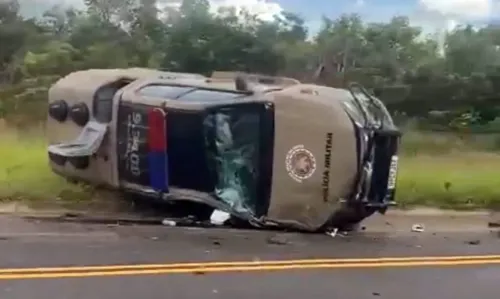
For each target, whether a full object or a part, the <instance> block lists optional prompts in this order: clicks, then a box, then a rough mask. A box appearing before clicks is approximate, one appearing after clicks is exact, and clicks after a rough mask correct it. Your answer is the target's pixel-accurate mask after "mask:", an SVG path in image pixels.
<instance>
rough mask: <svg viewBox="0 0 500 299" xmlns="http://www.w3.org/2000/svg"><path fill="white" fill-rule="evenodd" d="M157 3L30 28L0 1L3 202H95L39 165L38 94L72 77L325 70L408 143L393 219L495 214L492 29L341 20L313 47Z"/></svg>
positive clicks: (303, 75) (303, 33)
mask: <svg viewBox="0 0 500 299" xmlns="http://www.w3.org/2000/svg"><path fill="white" fill-rule="evenodd" d="M24 4H27V5H25V6H24V10H23V5H24ZM156 4H157V1H155V0H126V1H111V0H110V1H97V0H85V8H83V9H74V8H71V7H62V6H58V7H53V8H49V7H48V8H47V12H46V13H44V14H43V15H37V16H36V17H34V18H31V16H30V18H28V17H27V16H26V13H23V11H26V8H29V1H25V0H6V1H1V2H0V44H1V45H2V47H0V138H1V142H0V155H1V157H2V158H1V161H2V162H0V200H29V201H42V200H51V201H53V200H55V199H57V200H63V201H65V200H69V201H84V200H88V199H89V198H92V197H93V196H94V194H93V192H94V191H93V190H92V189H91V188H90V189H89V188H88V187H85V186H82V185H77V184H71V183H68V182H67V181H66V180H65V179H62V178H60V177H58V176H56V175H54V174H52V172H51V171H50V170H49V168H48V165H47V157H46V144H45V142H46V141H45V139H44V135H43V120H44V119H45V117H46V104H47V103H46V95H47V90H48V87H49V86H50V84H52V83H53V82H55V80H57V79H58V78H60V77H61V76H64V75H65V74H68V73H69V72H72V71H75V70H79V69H88V68H118V67H150V68H157V69H164V70H170V71H181V72H194V73H200V74H210V72H211V71H213V70H235V71H248V72H255V73H263V74H274V75H276V74H277V75H285V76H290V77H295V78H298V79H300V80H309V79H310V78H311V76H312V74H313V73H314V71H315V70H316V69H317V67H318V65H319V63H321V64H322V65H323V66H324V67H325V69H326V70H327V72H326V76H324V77H322V78H321V80H323V82H322V83H323V84H326V85H330V86H342V85H343V82H346V81H357V82H360V83H362V84H363V85H364V86H366V87H367V88H368V89H370V90H371V91H372V92H374V93H375V94H376V95H378V96H379V97H380V98H381V99H382V100H383V101H384V102H385V103H386V104H387V106H388V108H389V110H391V112H393V113H394V114H395V115H396V116H397V117H396V120H397V123H398V124H399V125H400V126H401V127H402V128H403V129H404V132H405V135H404V138H403V143H402V145H401V157H400V167H399V169H400V172H399V178H398V191H397V200H398V202H399V203H400V204H401V205H402V206H405V207H407V206H412V205H427V206H437V207H445V208H468V209H470V208H485V207H486V208H498V207H500V171H499V170H498V169H500V125H499V124H500V117H499V116H500V110H498V107H499V106H500V105H499V104H500V28H499V27H498V26H497V27H495V26H485V27H484V28H481V29H474V28H473V27H471V26H462V27H457V28H456V29H454V30H453V31H451V32H448V33H447V34H446V35H445V36H444V38H441V37H440V38H436V36H428V37H425V36H423V35H422V30H421V28H418V27H415V26H412V24H410V21H409V19H408V18H407V17H404V16H398V17H394V18H393V19H391V20H390V21H388V22H386V23H366V22H364V21H363V20H362V19H361V18H360V17H359V16H357V15H344V16H342V17H340V18H338V19H335V20H332V19H328V18H325V19H324V20H323V25H322V27H321V29H320V30H319V32H317V33H315V34H314V36H312V34H310V33H308V30H307V27H306V26H305V24H306V23H307V22H306V21H305V20H303V19H302V18H301V17H300V16H299V15H296V14H293V13H288V12H284V13H282V15H281V16H279V17H277V18H276V19H275V20H272V21H269V20H266V21H264V20H261V19H259V17H257V16H254V15H251V14H250V13H248V12H246V11H237V10H235V9H233V8H230V7H226V8H222V9H219V11H218V12H217V13H215V12H214V9H213V7H212V8H211V7H210V5H209V4H208V2H207V1H206V0H184V1H182V5H181V6H180V7H178V8H173V7H167V8H165V9H164V10H161V11H160V10H158V9H157V5H156ZM328 71H329V72H328ZM34 124H36V125H34ZM39 124H41V125H39Z"/></svg>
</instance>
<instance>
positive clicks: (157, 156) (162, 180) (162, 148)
mask: <svg viewBox="0 0 500 299" xmlns="http://www.w3.org/2000/svg"><path fill="white" fill-rule="evenodd" d="M148 126H149V131H148V147H149V152H148V161H149V183H150V186H151V187H152V188H154V189H156V190H158V191H160V192H168V154H167V114H166V112H165V111H164V110H163V109H161V108H153V109H151V110H150V111H149V113H148Z"/></svg>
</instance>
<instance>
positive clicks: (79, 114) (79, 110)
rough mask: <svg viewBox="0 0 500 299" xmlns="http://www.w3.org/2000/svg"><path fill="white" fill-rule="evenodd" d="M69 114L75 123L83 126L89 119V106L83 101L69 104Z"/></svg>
mask: <svg viewBox="0 0 500 299" xmlns="http://www.w3.org/2000/svg"><path fill="white" fill-rule="evenodd" d="M69 115H70V117H71V119H72V120H73V121H74V122H75V124H77V125H79V126H80V127H83V126H85V125H86V124H87V122H88V121H89V117H90V113H89V108H88V107H87V105H86V104H85V103H78V104H75V105H73V106H71V109H70V110H69Z"/></svg>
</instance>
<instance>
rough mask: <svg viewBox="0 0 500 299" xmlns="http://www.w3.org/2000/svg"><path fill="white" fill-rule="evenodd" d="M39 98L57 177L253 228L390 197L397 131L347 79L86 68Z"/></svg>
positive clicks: (307, 224)
mask: <svg viewBox="0 0 500 299" xmlns="http://www.w3.org/2000/svg"><path fill="white" fill-rule="evenodd" d="M48 98H49V108H48V122H47V136H48V138H49V144H50V145H49V146H48V155H49V159H50V166H51V168H52V170H53V171H54V172H55V173H57V174H59V175H61V176H64V177H67V178H71V179H76V180H81V181H85V182H88V183H90V184H95V185H102V186H107V187H110V188H112V189H116V190H121V191H125V192H129V193H135V194H140V195H141V196H143V197H144V198H147V197H150V198H156V199H161V200H165V201H168V202H171V201H191V202H196V203H200V204H202V205H206V207H207V208H210V209H212V211H223V212H225V213H227V214H228V215H230V217H231V219H236V220H238V221H240V222H245V223H248V224H249V225H251V226H254V227H262V228H270V227H277V228H290V229H298V230H303V231H322V230H325V229H330V228H339V229H343V228H348V227H350V226H352V225H355V224H357V223H359V222H360V221H362V220H363V219H364V218H366V217H369V216H370V215H372V214H373V213H375V212H380V213H384V212H385V211H386V210H387V208H388V207H389V206H390V205H392V204H393V203H394V194H395V187H396V173H397V162H398V156H397V151H398V144H399V140H400V137H401V134H400V132H399V130H398V129H397V128H396V127H395V125H394V123H393V121H392V118H391V116H390V114H389V113H388V111H387V109H386V108H385V106H384V105H383V104H382V102H381V101H379V100H378V99H377V98H375V97H373V96H372V95H371V94H369V93H368V92H367V91H366V90H365V89H364V88H363V87H362V86H360V85H357V84H351V85H349V87H348V88H346V89H339V88H330V87H326V86H321V85H315V84H303V83H301V82H299V81H297V80H294V79H290V78H284V77H270V76H260V75H254V74H245V73H231V72H214V74H213V75H212V76H211V77H205V76H201V75H195V74H185V73H168V72H161V71H156V70H149V69H139V68H131V69H91V70H86V71H77V72H74V73H71V74H69V75H67V76H66V77H64V78H62V79H60V80H59V81H58V82H56V83H55V84H54V85H53V86H52V87H51V88H50V90H49V95H48Z"/></svg>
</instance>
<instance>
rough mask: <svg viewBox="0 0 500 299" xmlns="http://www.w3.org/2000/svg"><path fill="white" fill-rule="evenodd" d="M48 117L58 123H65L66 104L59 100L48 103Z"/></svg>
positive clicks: (66, 114)
mask: <svg viewBox="0 0 500 299" xmlns="http://www.w3.org/2000/svg"><path fill="white" fill-rule="evenodd" d="M49 115H50V116H51V117H52V118H53V119H55V120H57V121H58V122H63V121H65V120H66V118H67V117H68V104H67V103H66V101H64V100H59V101H55V102H52V103H50V105H49Z"/></svg>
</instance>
